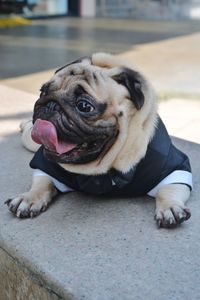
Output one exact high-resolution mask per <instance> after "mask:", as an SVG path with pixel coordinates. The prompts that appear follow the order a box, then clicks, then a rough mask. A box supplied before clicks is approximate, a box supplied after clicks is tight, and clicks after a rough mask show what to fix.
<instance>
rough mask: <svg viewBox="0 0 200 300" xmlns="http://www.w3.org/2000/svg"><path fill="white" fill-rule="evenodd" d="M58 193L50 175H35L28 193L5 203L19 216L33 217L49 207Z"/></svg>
mask: <svg viewBox="0 0 200 300" xmlns="http://www.w3.org/2000/svg"><path fill="white" fill-rule="evenodd" d="M56 194H57V190H56V189H55V187H54V185H53V182H52V180H51V179H50V178H49V177H48V176H33V181H32V186H31V189H30V190H29V191H28V192H27V193H24V194H21V195H19V196H18V197H14V198H11V199H8V200H7V201H6V202H5V203H6V204H7V205H8V208H9V210H10V211H11V212H12V213H13V214H15V215H16V216H17V217H18V218H24V217H31V218H33V217H35V216H37V215H38V214H40V212H43V211H45V210H46V209H47V207H48V204H49V203H50V202H51V200H52V199H53V197H54V196H55V195H56Z"/></svg>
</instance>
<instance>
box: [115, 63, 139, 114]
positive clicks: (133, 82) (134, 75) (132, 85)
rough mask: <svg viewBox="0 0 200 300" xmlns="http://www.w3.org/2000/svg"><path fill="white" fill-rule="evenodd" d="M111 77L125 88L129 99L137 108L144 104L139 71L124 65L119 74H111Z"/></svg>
mask: <svg viewBox="0 0 200 300" xmlns="http://www.w3.org/2000/svg"><path fill="white" fill-rule="evenodd" d="M112 79H114V80H115V81H116V82H117V83H118V84H122V85H124V86H125V87H126V88H127V90H128V91H129V94H130V100H131V101H132V102H133V104H134V105H135V107H136V108H137V109H138V110H139V109H141V108H142V106H143V104H144V94H143V92H142V83H141V81H140V75H139V73H138V72H136V71H134V70H131V69H129V68H125V67H124V68H122V69H121V72H120V73H119V74H117V75H114V76H112Z"/></svg>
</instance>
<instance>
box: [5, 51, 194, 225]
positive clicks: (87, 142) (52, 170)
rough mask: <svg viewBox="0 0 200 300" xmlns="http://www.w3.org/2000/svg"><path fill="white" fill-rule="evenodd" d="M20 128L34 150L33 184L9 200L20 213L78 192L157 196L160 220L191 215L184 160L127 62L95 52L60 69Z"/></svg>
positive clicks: (189, 184) (31, 214)
mask: <svg viewBox="0 0 200 300" xmlns="http://www.w3.org/2000/svg"><path fill="white" fill-rule="evenodd" d="M21 127H22V128H21V129H22V132H23V133H22V141H23V144H24V145H25V147H26V148H28V149H29V150H34V151H36V153H35V155H34V157H33V159H32V160H31V162H30V166H31V168H33V169H34V171H33V181H32V186H31V189H30V190H29V191H28V192H26V193H24V194H22V195H20V196H18V197H15V198H12V199H8V200H7V201H6V204H7V206H8V208H9V210H10V211H11V212H12V213H13V214H14V215H16V216H17V217H19V218H23V217H31V218H32V217H35V216H37V215H38V214H40V213H41V212H43V211H45V210H46V209H47V207H48V206H49V204H50V203H51V201H52V199H53V197H55V196H56V195H57V194H58V193H59V192H61V193H66V192H69V191H80V192H84V193H87V194H91V195H97V196H103V195H106V196H121V197H138V196H145V195H148V196H150V197H154V198H155V200H156V210H155V220H156V222H157V225H158V227H167V228H171V227H175V226H176V225H178V224H181V223H182V222H183V221H186V220H188V219H189V218H190V215H191V214H190V210H189V209H188V208H187V207H186V206H185V203H186V201H187V200H188V199H189V196H190V192H191V190H192V173H191V168H190V163H189V159H188V157H187V156H186V155H185V154H184V153H182V152H181V151H180V150H178V149H177V148H176V147H175V146H174V145H173V144H172V141H171V139H170V137H169V135H168V133H167V130H166V128H165V126H164V124H163V122H162V120H161V119H160V117H159V115H158V113H157V104H156V96H155V93H154V91H153V88H152V86H151V84H150V83H149V82H148V81H147V80H146V78H145V77H144V75H142V74H141V73H140V72H139V71H138V70H137V68H135V67H134V66H131V65H130V63H129V62H124V61H121V60H120V59H119V57H116V56H112V55H110V54H105V53H95V54H93V55H92V56H91V57H83V58H81V59H79V60H77V61H74V62H72V63H70V64H67V65H65V66H63V67H62V68H60V69H58V70H57V71H56V72H55V74H54V75H53V77H52V78H51V79H50V80H49V81H48V82H47V83H45V84H44V85H43V86H42V88H41V94H40V97H39V99H38V100H37V101H36V103H35V106H34V112H33V119H32V120H30V121H28V122H26V123H24V124H22V126H21ZM38 145H40V146H38ZM38 147H39V148H38Z"/></svg>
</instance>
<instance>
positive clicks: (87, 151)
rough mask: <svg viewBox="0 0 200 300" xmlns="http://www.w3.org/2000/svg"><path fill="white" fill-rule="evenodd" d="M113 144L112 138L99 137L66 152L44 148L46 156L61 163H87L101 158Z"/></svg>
mask: <svg viewBox="0 0 200 300" xmlns="http://www.w3.org/2000/svg"><path fill="white" fill-rule="evenodd" d="M110 146H111V143H110V139H109V141H108V139H106V140H102V139H99V140H97V141H95V142H92V143H83V144H79V145H77V146H76V147H75V148H73V149H72V150H70V151H68V152H66V153H62V154H59V153H56V152H54V151H51V150H49V149H46V148H44V150H43V151H44V156H45V157H46V158H47V159H48V160H51V161H53V162H55V163H61V164H87V163H90V162H92V161H95V160H97V159H101V157H103V156H104V155H105V153H107V151H108V150H109V148H110Z"/></svg>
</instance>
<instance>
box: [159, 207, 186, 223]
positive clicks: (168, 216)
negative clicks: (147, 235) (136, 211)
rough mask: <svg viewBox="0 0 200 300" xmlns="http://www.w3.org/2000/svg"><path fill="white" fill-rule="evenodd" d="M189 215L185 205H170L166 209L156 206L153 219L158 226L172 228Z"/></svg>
mask: <svg viewBox="0 0 200 300" xmlns="http://www.w3.org/2000/svg"><path fill="white" fill-rule="evenodd" d="M190 216H191V213H190V210H189V209H188V208H187V207H181V206H172V207H169V208H167V209H162V208H157V209H156V212H155V220H156V223H157V225H158V228H162V227H163V228H173V227H176V226H177V225H179V224H181V223H182V222H184V221H187V220H188V219H189V218H190Z"/></svg>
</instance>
